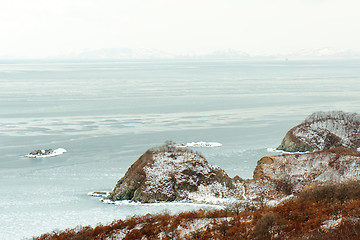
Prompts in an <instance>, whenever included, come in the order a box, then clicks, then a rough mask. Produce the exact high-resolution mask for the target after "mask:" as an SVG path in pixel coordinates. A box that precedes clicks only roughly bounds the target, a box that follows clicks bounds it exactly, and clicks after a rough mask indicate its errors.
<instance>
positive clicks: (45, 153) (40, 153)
mask: <svg viewBox="0 0 360 240" xmlns="http://www.w3.org/2000/svg"><path fill="white" fill-rule="evenodd" d="M65 152H66V150H65V149H63V148H57V149H55V150H52V149H46V150H44V149H43V150H35V151H32V152H31V153H29V154H27V155H25V157H28V158H46V157H55V156H58V155H61V154H63V153H65Z"/></svg>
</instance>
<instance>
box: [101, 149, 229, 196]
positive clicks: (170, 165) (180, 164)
mask: <svg viewBox="0 0 360 240" xmlns="http://www.w3.org/2000/svg"><path fill="white" fill-rule="evenodd" d="M233 187H234V186H233V184H232V180H231V178H230V177H229V176H228V175H227V174H226V173H225V172H224V171H223V170H222V169H220V168H219V167H215V166H211V165H210V164H209V163H208V162H207V161H206V159H205V158H204V157H203V156H202V155H201V154H199V153H196V152H194V151H192V150H190V149H178V148H168V149H166V148H162V149H157V150H148V151H147V152H145V153H144V154H143V155H142V156H141V157H140V158H139V159H138V160H137V161H136V162H135V163H134V164H133V165H132V166H131V167H130V168H129V169H128V171H127V172H126V174H125V176H124V177H123V178H121V179H120V180H119V181H118V183H117V184H116V186H115V188H114V190H113V191H112V192H111V193H110V194H109V196H108V197H107V198H109V199H111V200H113V201H116V200H132V201H139V202H155V201H174V200H183V199H191V195H192V194H194V193H196V192H199V191H204V189H211V192H209V194H214V195H216V194H218V195H219V194H221V192H223V191H227V190H229V189H231V188H233Z"/></svg>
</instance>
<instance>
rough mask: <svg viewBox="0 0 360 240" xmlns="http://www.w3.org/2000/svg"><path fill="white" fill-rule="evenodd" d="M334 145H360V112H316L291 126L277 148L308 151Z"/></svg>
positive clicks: (351, 146) (355, 146) (354, 147)
mask: <svg viewBox="0 0 360 240" xmlns="http://www.w3.org/2000/svg"><path fill="white" fill-rule="evenodd" d="M332 147H342V148H351V149H356V148H358V147H360V115H359V114H357V113H345V112H342V111H331V112H316V113H313V114H311V115H310V116H309V117H307V118H306V119H305V121H304V122H303V123H301V124H299V125H297V126H295V127H293V128H292V129H290V130H289V131H288V132H287V133H286V135H285V137H284V139H283V141H282V143H281V145H280V146H279V147H278V148H277V149H279V150H284V151H287V152H297V151H300V152H306V151H314V150H322V149H330V148H332Z"/></svg>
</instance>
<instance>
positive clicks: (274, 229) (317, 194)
mask: <svg viewBox="0 0 360 240" xmlns="http://www.w3.org/2000/svg"><path fill="white" fill-rule="evenodd" d="M359 206H360V181H349V182H344V183H342V184H335V183H334V184H327V185H323V186H317V187H311V188H308V189H307V190H304V191H303V192H301V193H299V194H297V195H296V196H294V197H293V198H291V199H289V200H287V201H286V202H284V203H283V204H280V205H278V206H276V207H268V206H263V207H260V208H257V209H251V210H250V209H249V208H248V209H242V210H241V211H240V210H239V206H234V208H232V210H231V208H227V209H224V210H213V211H204V210H199V211H190V212H183V213H180V214H177V215H169V214H168V213H165V214H147V215H145V216H133V217H131V218H128V219H126V220H117V221H114V222H113V223H111V224H110V225H106V226H103V225H99V226H96V227H90V226H86V227H77V228H75V229H68V230H65V231H61V232H52V233H46V234H43V235H41V236H40V237H35V238H33V240H53V239H56V240H64V239H116V236H118V237H120V236H122V239H127V240H130V239H299V240H301V239H349V240H353V239H354V240H355V239H360V210H359ZM338 219H340V221H339V224H338V225H337V226H335V227H327V226H326V222H327V221H329V220H330V221H333V220H338Z"/></svg>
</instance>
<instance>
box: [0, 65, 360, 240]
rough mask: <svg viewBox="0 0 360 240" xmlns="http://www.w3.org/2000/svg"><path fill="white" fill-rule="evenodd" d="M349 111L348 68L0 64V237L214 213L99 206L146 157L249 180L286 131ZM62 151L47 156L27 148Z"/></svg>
mask: <svg viewBox="0 0 360 240" xmlns="http://www.w3.org/2000/svg"><path fill="white" fill-rule="evenodd" d="M330 110H343V111H346V112H358V113H360V61H359V60H311V61H300V60H298V61H291V60H282V59H281V60H268V59H260V60H259V59H257V60H237V59H164V60H119V61H55V60H52V61H50V60H49V61H45V60H43V61H30V60H28V61H15V60H12V61H5V60H3V61H0V239H5V240H7V239H9V240H10V239H11V240H12V239H31V238H32V237H33V236H39V235H40V234H42V233H46V232H56V231H60V230H64V229H67V228H75V227H76V226H80V225H81V226H87V225H91V226H96V225H97V224H108V223H111V222H112V221H113V220H115V219H126V218H128V217H131V216H133V215H142V214H146V213H162V212H167V213H171V214H175V213H178V212H180V211H185V210H193V209H199V208H203V209H212V208H214V207H215V206H212V205H206V204H189V203H154V204H139V203H131V202H126V201H124V202H122V203H120V204H118V205H113V204H104V203H102V202H100V201H99V199H98V198H95V197H91V196H88V193H89V192H93V191H111V190H112V189H113V188H114V186H115V184H116V182H117V181H118V180H119V179H120V178H121V177H122V176H123V175H124V174H125V172H126V171H127V169H128V168H129V167H130V166H131V164H132V163H134V162H135V161H136V160H137V159H138V158H139V156H141V154H142V153H144V152H145V151H146V150H147V149H149V148H152V147H155V146H158V145H161V144H163V143H164V142H165V141H167V140H172V141H175V142H176V143H178V144H187V143H192V142H195V143H196V142H215V143H220V144H221V146H218V145H217V146H214V147H192V148H193V149H195V150H196V151H199V152H201V153H202V154H203V155H204V156H205V157H206V159H207V160H208V162H209V163H210V164H212V165H217V166H220V167H221V168H222V169H224V170H225V171H226V172H227V174H228V175H229V176H230V177H234V176H236V175H238V176H240V177H241V178H244V179H247V178H252V174H253V170H254V168H255V166H256V163H257V161H258V160H259V159H260V158H261V157H263V156H267V155H274V154H277V153H275V152H272V151H271V150H269V149H271V148H276V147H277V146H278V145H279V144H280V143H281V140H282V138H283V137H284V135H285V134H286V132H287V131H288V130H289V129H290V128H292V127H293V126H295V125H297V124H300V123H301V122H302V121H303V120H304V119H305V117H306V116H308V115H310V114H311V113H313V112H316V111H330ZM57 148H64V149H66V151H67V152H65V153H63V154H62V155H58V156H54V157H49V158H27V157H25V155H27V154H29V153H30V152H31V151H34V150H37V149H57Z"/></svg>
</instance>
